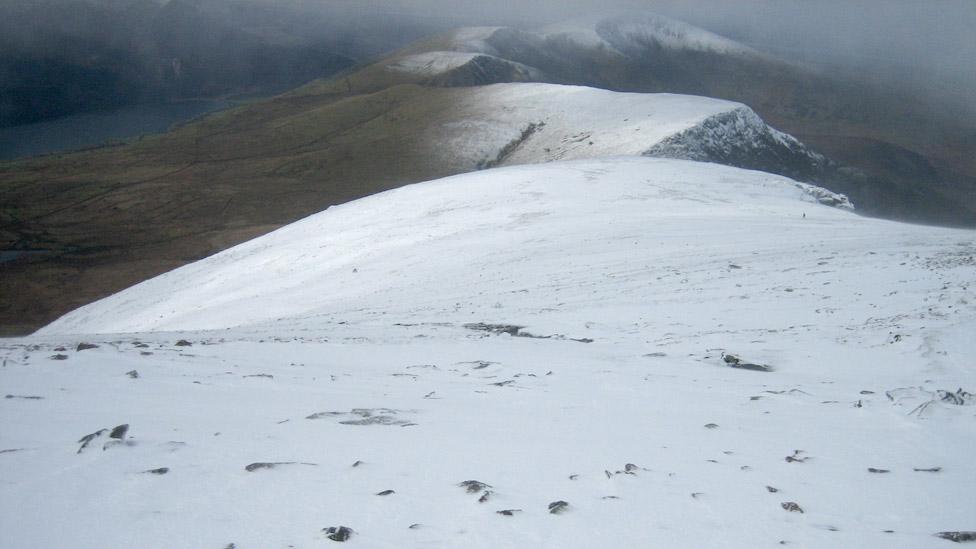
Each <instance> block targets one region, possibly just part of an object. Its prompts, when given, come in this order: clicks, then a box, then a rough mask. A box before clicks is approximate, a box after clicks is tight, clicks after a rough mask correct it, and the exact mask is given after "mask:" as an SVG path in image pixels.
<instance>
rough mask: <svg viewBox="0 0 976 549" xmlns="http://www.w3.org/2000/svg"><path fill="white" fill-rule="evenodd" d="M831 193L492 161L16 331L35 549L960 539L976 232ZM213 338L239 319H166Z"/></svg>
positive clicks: (13, 436)
mask: <svg viewBox="0 0 976 549" xmlns="http://www.w3.org/2000/svg"><path fill="white" fill-rule="evenodd" d="M804 187H805V186H803V185H800V184H797V183H795V182H793V181H790V180H788V179H785V178H782V177H776V176H770V175H768V174H764V173H760V172H755V171H745V170H740V169H734V168H729V167H726V166H720V165H716V164H706V163H697V162H690V161H680V160H670V159H658V158H643V157H628V158H616V159H599V160H586V161H577V162H565V163H553V164H539V165H532V166H519V167H514V168H502V169H498V170H489V171H482V172H477V173H474V174H468V175H464V176H458V177H454V178H450V179H445V180H440V181H433V182H429V183H424V184H419V185H414V186H410V187H406V188H403V189H399V190H396V191H390V192H388V193H384V194H381V195H377V196H373V197H370V198H367V199H363V200H360V201H357V202H353V203H349V204H346V205H343V206H339V207H335V208H332V209H330V210H328V211H326V212H323V213H321V214H318V215H315V216H311V217H309V218H307V219H305V220H302V221H299V222H298V223H295V224H292V225H289V226H287V227H284V228H283V229H281V230H279V231H277V232H275V233H272V234H269V235H266V236H264V237H261V238H258V239H255V240H253V241H251V242H248V243H246V244H243V245H241V246H238V247H235V248H233V249H231V250H228V251H226V252H224V253H222V254H219V255H216V256H214V257H211V258H208V259H205V260H203V261H200V262H197V263H194V264H192V265H188V266H186V267H184V268H182V269H179V270H176V271H173V272H171V273H168V274H166V275H163V276H161V277H158V278H155V279H153V280H150V281H148V282H146V283H144V284H141V285H139V286H135V287H133V288H130V289H129V290H127V291H125V292H122V293H120V294H117V295H115V296H112V297H109V298H108V299H105V300H103V301H101V302H98V303H95V304H93V305H90V306H88V307H85V308H83V309H80V310H78V311H75V312H74V313H72V314H70V315H68V316H66V317H65V318H63V319H61V320H60V321H59V322H57V323H55V324H53V325H51V326H50V327H48V328H47V329H45V330H43V331H42V332H43V333H42V334H41V335H37V336H33V337H29V338H23V339H18V340H2V341H0V363H2V367H0V385H2V387H3V390H4V393H2V394H5V395H6V397H5V398H0V416H2V417H4V418H7V419H9V421H7V422H6V423H5V424H4V428H3V429H2V430H0V487H2V497H0V531H2V532H3V535H4V538H3V539H4V540H5V545H9V546H11V547H18V548H19V547H73V548H78V549H88V548H92V549H101V548H103V547H140V548H147V549H156V548H158V549H170V548H172V547H311V548H315V547H329V546H332V543H333V541H330V540H336V539H345V538H346V537H347V536H348V537H349V541H348V545H350V546H353V547H360V546H361V547H411V548H412V547H466V548H472V549H495V548H497V547H513V548H521V547H525V548H536V547H560V548H580V549H583V548H586V549H590V548H593V547H674V548H689V549H691V548H696V549H697V548H700V547H729V548H731V549H747V548H748V549H751V548H754V547H780V546H783V545H786V546H790V547H792V546H798V547H884V548H898V549H902V548H903V549H923V548H925V549H927V548H932V549H939V548H943V547H946V546H947V544H948V543H949V542H948V541H947V539H948V540H951V539H963V536H968V535H969V534H967V533H966V532H967V531H968V530H971V529H972V527H973V526H972V520H973V517H974V516H976V500H974V498H973V497H972V494H973V493H974V492H976V466H974V464H973V459H972V448H973V447H974V444H976V434H974V430H973V422H974V419H976V416H974V413H976V406H974V403H976V396H974V394H973V393H974V389H973V387H974V386H976V375H974V369H973V361H972V334H973V333H974V332H976V287H974V285H973V269H974V267H976V262H974V259H973V258H974V256H976V233H974V231H963V230H949V229H942V228H935V227H924V226H916V225H908V224H899V223H892V222H886V221H880V220H876V219H869V218H863V217H860V216H856V215H852V214H851V213H850V212H847V211H844V210H842V209H839V208H828V207H825V206H822V205H820V204H819V203H818V201H817V199H816V198H815V197H813V196H811V194H810V192H812V191H815V189H813V188H804ZM231 326H241V327H240V328H236V329H235V328H231ZM193 327H211V328H219V327H224V328H225V329H220V330H216V331H193V330H191V331H181V332H180V333H172V332H162V331H160V330H166V329H181V330H185V329H188V328H193ZM119 330H149V331H148V332H143V333H139V334H123V335H120V334H111V335H109V334H101V335H100V334H97V333H93V332H101V331H119ZM82 334H83V335H82ZM747 365H751V366H747ZM255 494H260V497H254V495H255ZM52 517H54V518H52ZM53 526H56V527H53ZM337 534H340V535H338V536H337ZM330 536H332V537H331V538H330Z"/></svg>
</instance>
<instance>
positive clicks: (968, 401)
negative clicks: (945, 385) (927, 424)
mask: <svg viewBox="0 0 976 549" xmlns="http://www.w3.org/2000/svg"><path fill="white" fill-rule="evenodd" d="M936 395H937V396H938V397H939V400H941V401H942V402H945V403H946V404H953V405H955V406H970V405H972V404H976V398H974V395H973V394H972V393H970V392H967V391H963V390H962V387H960V388H958V389H956V392H954V393H951V392H949V391H944V390H942V389H939V390H938V391H936Z"/></svg>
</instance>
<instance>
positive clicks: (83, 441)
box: [77, 429, 108, 454]
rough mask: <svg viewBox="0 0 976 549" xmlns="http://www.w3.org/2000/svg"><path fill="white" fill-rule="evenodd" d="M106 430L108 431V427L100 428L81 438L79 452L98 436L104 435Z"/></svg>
mask: <svg viewBox="0 0 976 549" xmlns="http://www.w3.org/2000/svg"><path fill="white" fill-rule="evenodd" d="M106 431H108V429H99V430H97V431H95V432H94V433H89V434H87V435H85V436H83V437H81V438H79V439H78V443H79V444H81V446H80V447H79V448H78V452H77V453H79V454H80V453H81V451H82V450H84V449H85V448H87V447H88V445H89V444H91V441H93V440H95V439H96V438H98V437H100V436H102V434H103V433H105V432H106Z"/></svg>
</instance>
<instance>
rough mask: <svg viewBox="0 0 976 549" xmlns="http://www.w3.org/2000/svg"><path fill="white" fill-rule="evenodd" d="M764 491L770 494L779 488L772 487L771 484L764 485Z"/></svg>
mask: <svg viewBox="0 0 976 549" xmlns="http://www.w3.org/2000/svg"><path fill="white" fill-rule="evenodd" d="M766 491H767V492H769V493H770V494H775V493H776V492H779V488H774V487H772V486H766Z"/></svg>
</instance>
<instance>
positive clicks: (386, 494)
mask: <svg viewBox="0 0 976 549" xmlns="http://www.w3.org/2000/svg"><path fill="white" fill-rule="evenodd" d="M395 493H396V492H394V491H393V490H383V491H382V492H376V495H377V496H392V495H393V494H395Z"/></svg>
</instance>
